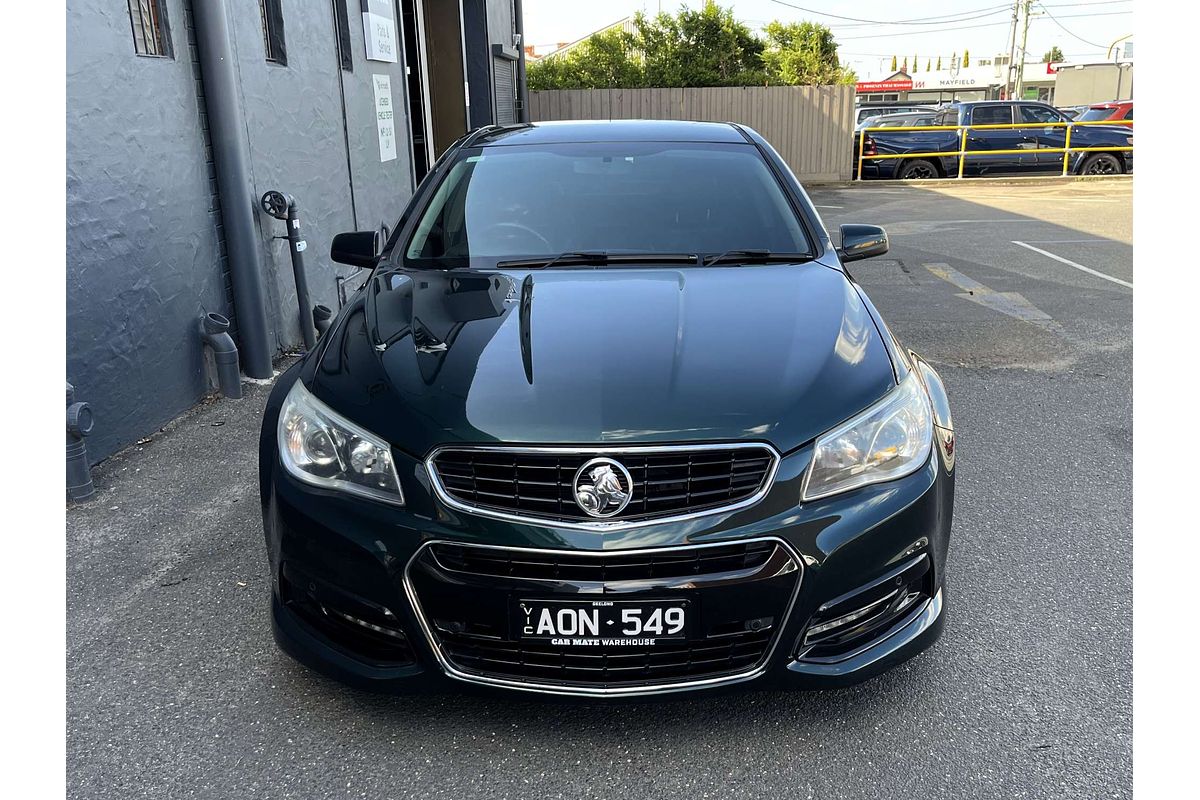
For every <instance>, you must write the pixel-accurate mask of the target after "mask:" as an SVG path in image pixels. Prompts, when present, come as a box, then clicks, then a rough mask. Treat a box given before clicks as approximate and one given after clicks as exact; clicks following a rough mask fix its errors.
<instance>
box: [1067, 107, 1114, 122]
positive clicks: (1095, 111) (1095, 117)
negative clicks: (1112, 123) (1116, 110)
mask: <svg viewBox="0 0 1200 800" xmlns="http://www.w3.org/2000/svg"><path fill="white" fill-rule="evenodd" d="M1112 113H1113V110H1112V109H1111V108H1089V109H1088V110H1087V111H1085V112H1083V113H1082V114H1080V115H1079V116H1078V117H1076V119H1077V120H1078V121H1080V122H1096V121H1099V120H1102V119H1108V118H1109V117H1111V116H1112Z"/></svg>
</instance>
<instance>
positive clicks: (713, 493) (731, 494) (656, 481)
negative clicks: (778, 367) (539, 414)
mask: <svg viewBox="0 0 1200 800" xmlns="http://www.w3.org/2000/svg"><path fill="white" fill-rule="evenodd" d="M598 456H605V457H608V458H611V459H613V460H614V461H617V462H619V463H620V464H621V465H623V466H624V467H625V468H626V469H627V470H629V475H630V478H632V489H631V499H630V502H629V505H628V506H627V507H626V508H625V509H624V510H622V511H621V512H620V513H619V514H617V515H615V516H612V517H609V518H607V519H605V520H603V522H607V523H612V522H617V523H622V522H634V521H640V520H653V519H656V518H661V517H673V516H677V515H683V514H693V513H700V512H706V511H716V510H719V509H721V508H724V507H728V506H736V505H739V504H742V503H745V502H747V501H750V500H752V499H754V498H755V497H756V496H757V495H759V493H760V492H761V491H764V490H765V488H766V486H765V484H766V481H767V479H768V478H769V476H770V475H771V472H772V470H773V469H774V466H775V463H776V460H777V458H778V457H777V456H776V454H775V451H774V450H772V449H771V448H770V447H768V446H767V445H762V444H747V445H728V446H725V445H719V446H705V447H671V448H659V449H646V448H625V449H622V448H612V449H609V450H602V449H595V448H591V449H587V450H584V451H579V450H571V449H563V450H561V451H559V450H553V449H543V450H525V449H520V448H446V449H442V450H439V451H438V452H437V453H436V454H435V455H434V456H433V458H432V459H431V460H430V466H431V469H432V470H433V471H434V472H435V473H436V478H437V480H438V482H439V483H440V485H441V488H442V490H443V491H444V493H445V494H446V495H448V496H449V498H451V499H452V500H454V501H457V502H458V503H460V504H462V505H464V506H467V507H470V508H472V509H480V510H482V511H491V512H499V513H505V514H511V515H515V516H521V517H530V518H538V519H547V520H557V521H562V522H568V523H571V522H593V523H596V522H598V520H595V519H594V518H593V517H590V516H588V515H587V514H586V513H585V512H584V511H583V509H581V508H580V507H579V505H578V504H577V503H576V502H575V490H574V481H575V474H576V473H577V472H578V471H579V468H580V467H582V466H583V465H584V464H585V463H586V462H588V461H590V460H591V459H593V458H596V457H598Z"/></svg>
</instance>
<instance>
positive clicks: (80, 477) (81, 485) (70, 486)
mask: <svg viewBox="0 0 1200 800" xmlns="http://www.w3.org/2000/svg"><path fill="white" fill-rule="evenodd" d="M94 425H95V418H94V417H93V416H92V407H91V406H89V405H88V404H87V403H80V402H76V400H75V387H74V386H72V385H71V384H70V383H68V384H67V500H68V501H76V502H78V501H81V500H89V499H91V497H92V496H93V495H95V494H96V487H95V486H93V485H92V471H91V467H90V466H89V464H88V454H87V443H86V442H85V441H84V437H85V436H87V435H88V434H89V433H91V432H92V428H93V427H94Z"/></svg>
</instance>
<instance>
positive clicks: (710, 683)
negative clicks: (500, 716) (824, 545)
mask: <svg viewBox="0 0 1200 800" xmlns="http://www.w3.org/2000/svg"><path fill="white" fill-rule="evenodd" d="M759 542H772V543H774V544H776V545H777V546H778V547H779V548H781V549H782V550H783V551H784V552H785V553H787V554H788V556H789V557H790V559H791V561H792V563H793V564H794V566H795V569H796V580H795V584H794V586H793V588H792V591H791V594H790V597H789V598H788V600H787V604H786V607H785V609H784V611H783V613H782V615H781V617H780V619H779V622H778V623H777V624H776V626H775V629H774V630H772V631H771V636H770V641H769V642H768V644H767V646H766V649H765V652H764V653H763V655H762V658H761V660H760V661H759V662H758V663H757V664H755V665H753V666H751V667H750V668H748V669H743V670H740V671H737V672H733V673H727V674H724V675H715V676H710V677H704V678H694V679H686V678H685V679H680V680H675V681H669V682H663V683H651V684H646V685H640V686H639V685H632V686H591V685H571V684H561V683H542V682H539V681H537V680H520V679H515V678H511V677H500V676H493V675H486V674H480V673H475V672H467V671H463V670H461V669H459V668H458V667H456V666H455V665H454V664H453V663H451V661H450V660H449V659H448V658H447V657H446V653H445V652H444V651H443V649H442V646H441V644H440V643H439V641H438V637H437V635H436V633H435V632H434V630H433V627H432V626H431V624H430V620H429V618H428V617H427V616H426V612H425V610H424V609H423V608H422V606H421V601H420V598H419V597H418V596H417V591H416V588H415V587H414V585H413V582H412V577H411V574H410V573H411V571H412V567H413V565H414V564H415V563H416V561H417V559H418V558H419V557H420V556H421V554H422V553H423V552H424V551H425V550H427V549H430V548H433V547H436V546H438V545H454V546H461V547H473V548H480V549H485V550H493V551H500V550H507V551H513V552H518V553H524V554H536V553H543V554H554V555H560V554H561V555H570V556H576V557H584V558H604V557H605V556H612V555H624V556H632V555H639V554H646V553H656V552H667V551H679V550H688V549H694V548H709V547H720V546H722V545H728V544H733V543H745V544H755V543H759ZM805 576H806V570H805V562H804V560H803V558H801V557H800V555H799V553H797V551H796V550H795V548H793V547H792V546H791V545H790V544H789V543H788V542H787V541H786V540H784V539H782V538H780V537H778V536H762V537H755V538H752V539H742V540H734V541H732V542H729V541H726V542H711V543H704V544H679V545H672V546H669V547H661V548H635V549H627V550H594V551H593V550H569V551H563V550H548V549H543V548H524V547H509V546H504V545H484V544H477V543H466V542H455V541H447V540H439V539H431V540H429V541H426V542H425V543H424V544H422V545H421V546H420V547H418V548H417V550H416V552H414V553H413V555H412V557H411V558H410V559H409V560H408V563H407V564H406V565H405V568H404V572H403V574H402V578H403V580H402V585H403V588H404V593H405V596H406V597H407V598H408V601H409V603H410V604H411V606H412V610H413V612H414V614H415V616H416V618H417V623H418V624H419V626H420V628H421V632H422V633H423V634H424V635H425V640H426V642H427V643H428V645H429V647H430V649H431V650H432V651H433V654H434V657H435V658H436V659H437V662H438V665H439V666H440V667H441V668H442V671H443V673H444V674H445V675H446V676H448V677H450V678H453V679H455V680H460V681H463V682H465V683H475V684H482V685H487V686H500V687H504V688H507V689H515V690H518V691H523V692H536V693H538V694H553V695H563V696H577V697H597V698H601V697H603V698H608V697H638V696H648V695H659V694H672V693H675V692H681V691H688V690H692V689H703V688H713V687H718V686H727V685H731V684H736V683H743V682H745V681H750V680H754V679H755V678H758V677H761V676H762V675H763V674H764V673H765V672H766V671H767V667H768V665H769V664H770V663H771V659H772V658H773V657H774V655H775V652H776V649H777V648H778V646H779V643H780V641H781V640H782V639H783V631H784V628H786V627H787V625H788V622H789V621H790V620H791V617H792V611H793V610H794V609H795V607H796V599H797V598H798V597H799V596H800V589H801V587H802V585H803V584H804V578H805Z"/></svg>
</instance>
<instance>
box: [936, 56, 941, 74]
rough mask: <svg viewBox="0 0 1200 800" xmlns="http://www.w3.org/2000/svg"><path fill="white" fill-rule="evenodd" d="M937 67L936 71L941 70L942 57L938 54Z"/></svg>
mask: <svg viewBox="0 0 1200 800" xmlns="http://www.w3.org/2000/svg"><path fill="white" fill-rule="evenodd" d="M937 68H938V71H939V72H941V70H942V57H941V56H938V65H937Z"/></svg>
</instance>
